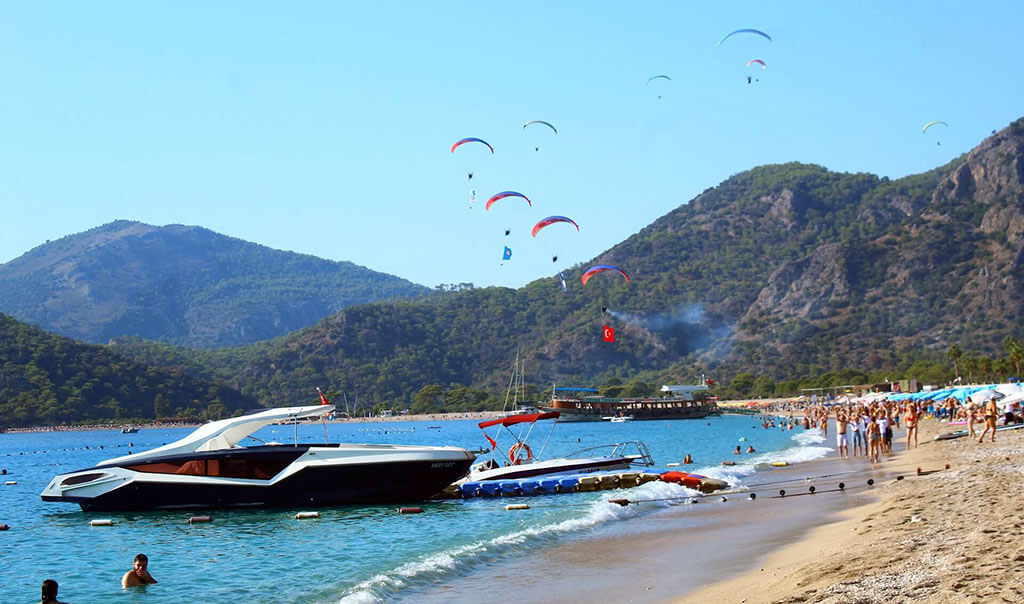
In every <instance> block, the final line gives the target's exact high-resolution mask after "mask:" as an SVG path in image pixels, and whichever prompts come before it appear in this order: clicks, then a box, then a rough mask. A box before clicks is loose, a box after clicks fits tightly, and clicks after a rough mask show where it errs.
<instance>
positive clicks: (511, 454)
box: [508, 442, 533, 465]
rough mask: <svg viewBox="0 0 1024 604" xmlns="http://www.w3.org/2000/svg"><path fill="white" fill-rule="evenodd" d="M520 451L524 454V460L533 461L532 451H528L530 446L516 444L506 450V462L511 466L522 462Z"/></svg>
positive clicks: (520, 443) (521, 443) (522, 443)
mask: <svg viewBox="0 0 1024 604" xmlns="http://www.w3.org/2000/svg"><path fill="white" fill-rule="evenodd" d="M520 451H523V452H525V453H526V459H528V460H529V459H533V451H531V450H530V445H528V444H526V443H524V442H517V443H516V444H514V445H512V446H511V447H509V450H508V460H509V461H510V462H512V464H513V465H519V463H520V462H521V461H522V460H523V458H522V457H520V456H519V452H520Z"/></svg>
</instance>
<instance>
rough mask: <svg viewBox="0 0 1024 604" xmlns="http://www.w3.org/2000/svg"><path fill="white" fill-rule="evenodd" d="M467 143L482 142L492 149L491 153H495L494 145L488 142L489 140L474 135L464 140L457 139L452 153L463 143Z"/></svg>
mask: <svg viewBox="0 0 1024 604" xmlns="http://www.w3.org/2000/svg"><path fill="white" fill-rule="evenodd" d="M466 143H480V144H482V145H486V146H487V148H488V149H490V150H491V153H494V147H492V146H491V144H490V143H488V142H487V141H485V140H484V139H482V138H474V137H470V138H464V139H462V140H459V141H455V144H454V145H452V153H455V150H456V149H458V148H459V147H461V146H462V145H465V144H466Z"/></svg>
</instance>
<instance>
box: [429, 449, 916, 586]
mask: <svg viewBox="0 0 1024 604" xmlns="http://www.w3.org/2000/svg"><path fill="white" fill-rule="evenodd" d="M900 448H901V447H900ZM836 474H841V476H835V477H832V478H816V479H814V480H813V482H808V481H807V478H808V477H819V476H822V475H836ZM888 475H889V474H888V471H887V470H885V469H882V468H872V467H870V466H869V465H868V463H867V461H866V459H865V458H858V459H854V460H839V459H838V458H836V457H834V456H833V457H830V458H825V459H820V460H815V461H810V462H805V463H801V464H796V465H790V466H786V467H781V468H774V469H772V470H770V471H766V472H759V473H758V474H757V475H756V476H752V477H749V478H748V479H747V482H748V483H755V484H761V483H766V482H771V483H773V484H771V485H764V486H761V487H756V488H752V489H750V490H744V491H741V492H736V493H730V494H726V495H725V497H726V501H722V500H721V497H722V496H721V495H720V494H714V495H708V496H706V497H704V498H702V499H700V500H698V502H697V503H695V504H692V505H689V504H680V505H677V506H673V507H670V508H664V507H659V508H658V509H655V510H652V511H650V512H649V513H645V514H643V515H640V516H638V517H635V518H631V519H627V520H623V521H619V522H612V523H609V524H607V525H602V526H600V527H598V528H596V529H595V530H593V531H584V532H582V533H579V534H570V535H568V536H567V537H564V538H563V541H562V542H561V543H558V544H555V545H551V546H547V547H540V548H536V549H535V550H533V551H531V552H530V554H529V555H526V556H523V557H522V558H518V559H513V560H503V561H500V562H495V563H492V564H489V565H487V566H486V567H485V568H482V569H479V570H476V571H474V572H472V573H470V574H469V575H468V576H466V577H462V578H455V579H452V580H451V581H449V582H445V583H443V584H439V585H438V586H437V587H436V588H431V589H427V590H424V591H423V592H421V593H417V594H416V597H415V601H417V602H423V603H434V602H445V601H451V598H452V596H453V594H458V597H459V599H460V600H464V601H473V600H476V599H487V598H488V597H489V595H488V594H494V593H515V594H516V600H517V601H519V602H522V603H524V604H542V603H549V602H550V603H554V602H566V601H576V600H584V601H587V602H591V603H597V602H636V603H660V602H670V601H673V600H675V599H677V598H679V597H680V596H681V595H682V594H686V593H690V592H692V591H694V590H699V589H701V588H703V587H704V586H707V585H711V584H713V583H715V582H716V581H724V580H726V579H728V578H730V577H734V576H736V575H737V574H738V573H741V572H744V571H746V570H748V569H750V568H752V567H753V566H754V565H755V564H756V562H757V560H759V559H760V558H762V557H764V556H766V555H768V554H770V553H771V552H773V551H775V550H777V549H779V548H781V547H783V546H785V545H788V544H790V543H793V542H795V541H797V540H799V539H800V538H802V537H803V536H805V535H806V534H807V533H808V532H809V531H810V530H812V529H813V528H814V527H816V526H819V525H821V524H825V523H827V522H835V521H836V520H838V519H839V516H838V514H839V513H840V512H842V511H844V510H848V509H850V508H852V507H856V506H861V505H864V504H866V503H870V502H871V501H873V498H872V497H873V496H872V491H873V490H874V487H872V488H869V487H868V486H867V485H866V480H867V479H868V478H873V479H874V480H875V481H876V482H878V483H881V482H882V481H883V479H885V478H886V476H888ZM840 481H842V482H844V483H845V485H847V486H846V489H845V490H844V491H843V492H840V493H825V492H819V493H817V494H815V495H810V494H809V488H810V487H811V486H814V487H815V489H816V491H826V490H830V489H835V488H836V485H837V483H838V482H840ZM780 488H784V489H786V491H787V496H786V497H784V498H782V497H779V496H778V492H779V489H780ZM751 492H754V493H756V495H757V498H756V499H754V500H751V499H749V493H751ZM625 493H628V491H627V492H625ZM798 493H806V494H805V495H799V494H798ZM616 496H620V495H618V494H617V495H616ZM631 505H637V504H631ZM639 505H640V506H644V505H646V506H652V505H653V504H651V503H647V504H644V503H640V504H639ZM712 601H714V600H712Z"/></svg>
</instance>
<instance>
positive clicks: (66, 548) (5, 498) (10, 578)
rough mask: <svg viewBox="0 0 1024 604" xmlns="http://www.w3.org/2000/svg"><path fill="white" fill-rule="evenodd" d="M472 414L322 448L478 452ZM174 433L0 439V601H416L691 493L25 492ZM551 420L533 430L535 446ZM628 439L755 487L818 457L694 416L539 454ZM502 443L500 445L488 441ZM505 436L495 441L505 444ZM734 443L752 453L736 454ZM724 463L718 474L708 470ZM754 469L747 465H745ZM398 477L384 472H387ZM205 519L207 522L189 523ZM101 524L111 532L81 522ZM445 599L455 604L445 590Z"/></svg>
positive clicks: (356, 428) (740, 425) (571, 441)
mask: <svg viewBox="0 0 1024 604" xmlns="http://www.w3.org/2000/svg"><path fill="white" fill-rule="evenodd" d="M477 423H478V422H477V421H475V420H455V421H444V422H438V421H433V422H405V421H394V422H389V423H334V424H329V425H328V426H327V431H328V436H329V438H330V440H331V441H332V442H368V443H395V444H421V445H456V446H460V447H465V448H467V449H471V450H479V449H482V448H484V447H485V446H486V441H485V440H484V438H483V436H482V434H481V432H480V429H479V428H478V427H477ZM190 431H191V430H190V429H187V428H176V429H142V430H140V431H139V432H138V433H136V434H121V433H120V431H114V430H107V431H82V432H45V433H26V434H0V467H2V468H5V469H6V470H7V472H8V474H7V476H4V477H3V481H14V482H16V483H17V484H13V485H4V486H2V487H0V524H8V525H10V530H8V531H2V532H0V560H2V564H0V602H32V601H37V600H38V598H39V585H40V583H42V580H43V579H46V578H52V579H55V580H57V582H58V583H59V584H60V597H61V599H62V600H65V601H68V602H73V603H76V604H83V603H92V602H124V603H129V602H146V603H147V604H159V603H168V604H169V603H176V602H181V601H183V600H185V599H188V600H189V601H214V600H222V601H223V600H231V601H241V602H268V603H269V602H275V603H280V602H302V603H314V602H315V603H321V602H346V603H348V602H353V603H354V602H366V603H372V602H416V601H417V593H418V591H419V590H423V589H426V588H427V587H430V586H436V585H437V584H439V583H444V582H445V581H448V580H452V579H455V578H461V577H466V576H468V575H471V574H473V573H477V572H479V571H481V570H485V569H487V568H488V567H489V566H498V565H500V564H501V563H502V561H503V560H508V559H512V558H513V557H516V556H520V555H522V554H523V553H524V552H530V551H534V550H536V549H537V548H544V547H547V546H552V545H556V544H559V543H563V542H565V541H566V540H580V539H583V540H585V539H587V538H588V536H592V537H593V536H598V535H608V534H616V533H628V532H630V531H631V530H639V529H640V528H641V527H643V526H645V523H656V522H658V515H659V514H662V513H664V512H665V511H666V510H667V509H668V508H669V507H673V506H677V505H679V504H680V503H682V500H678V501H671V500H669V501H659V502H657V503H652V504H650V505H645V506H633V505H631V506H627V507H620V506H617V505H614V504H609V503H607V500H608V499H613V498H617V497H629V498H630V499H659V500H664V499H671V498H673V497H679V498H685V497H686V496H687V495H692V494H694V493H693V492H692V491H689V490H688V489H685V488H684V487H681V486H678V485H672V484H667V483H661V482H654V483H648V484H645V485H643V486H641V487H637V488H634V489H629V490H619V491H599V492H595V493H576V494H563V495H550V496H543V497H532V498H516V499H515V502H516V503H519V502H524V503H529V504H530V506H531V509H529V510H521V511H514V512H507V511H505V505H506V504H507V503H509V502H510V501H511V499H472V500H451V501H437V502H429V503H415V502H408V504H407V505H412V504H415V505H419V506H421V507H423V508H424V510H425V511H424V513H422V514H417V515H400V514H398V513H397V508H398V507H399V505H402V504H392V505H379V506H349V507H336V508H326V509H320V510H319V511H320V512H321V517H320V518H319V519H314V520H295V519H294V515H295V512H297V511H305V510H300V509H278V510H246V511H222V510H213V511H209V512H194V511H192V512H190V511H184V512H177V511H176V512H143V513H138V512H136V513H112V512H104V513H88V514H87V513H84V512H82V511H81V510H80V509H79V508H78V506H77V505H70V504H54V503H44V502H43V501H42V500H40V498H39V493H40V492H41V491H42V490H43V488H44V487H45V486H46V485H47V483H48V482H49V481H50V479H51V478H52V477H53V476H54V475H55V474H58V473H62V472H68V471H72V470H76V469H81V468H85V467H89V466H92V465H94V464H96V463H98V462H100V461H103V460H105V459H109V458H112V457H117V456H120V455H125V454H127V453H128V450H129V449H130V450H132V451H135V452H138V451H142V450H146V449H150V448H153V447H156V446H159V445H161V444H164V443H167V442H171V441H173V440H177V439H178V438H181V437H183V436H185V435H186V434H188V433H189V432H190ZM549 431H551V430H550V426H543V425H538V427H537V429H536V430H535V432H534V435H533V436H532V437H531V440H530V442H531V444H534V443H535V444H536V446H535V447H534V450H535V451H536V450H537V448H539V446H540V445H541V444H543V443H544V440H545V439H546V438H548V432H549ZM293 432H294V429H293V428H292V427H286V426H269V427H267V428H264V429H263V430H261V431H260V432H257V433H256V434H255V436H257V437H259V438H261V439H263V440H268V441H269V440H276V441H279V442H288V441H291V439H292V438H293ZM298 437H299V440H300V441H303V442H313V441H320V442H322V441H323V439H324V428H323V425H322V424H312V425H304V426H300V427H299V428H298ZM624 440H642V441H644V442H645V443H646V444H647V445H648V447H649V448H650V451H651V454H652V455H653V457H654V459H655V461H656V462H657V466H656V467H654V468H651V469H650V470H651V471H664V470H665V469H667V468H666V464H668V463H672V462H680V461H682V459H683V457H684V456H685V455H686V454H687V453H689V454H690V455H692V456H693V459H694V461H695V462H696V463H695V464H694V465H693V466H684V467H682V468H679V469H685V470H686V471H692V472H697V473H701V474H705V475H709V476H714V477H719V478H724V479H726V480H728V481H729V482H730V483H732V484H734V485H742V484H744V483H747V484H751V483H753V482H756V480H757V477H756V475H757V474H758V473H759V472H763V471H770V470H768V469H767V468H766V467H765V464H767V463H769V462H773V461H788V462H797V461H804V460H809V459H814V458H818V457H822V456H824V455H825V454H826V453H828V452H829V451H830V449H829V448H827V447H825V446H823V444H822V442H823V439H822V437H821V435H820V433H819V432H818V431H817V430H811V431H804V430H803V429H796V428H795V429H794V430H792V431H788V430H780V429H778V428H776V429H767V430H765V429H762V428H761V425H760V419H758V418H756V417H752V416H741V415H723V416H720V417H711V418H707V419H704V420H671V421H634V422H625V423H618V424H611V423H607V422H601V423H575V424H558V425H557V426H556V427H555V428H554V430H553V431H551V436H550V440H549V441H548V443H547V446H546V449H545V451H544V457H553V456H558V455H561V454H566V453H568V452H570V451H574V450H576V449H580V448H583V447H586V446H592V445H600V444H605V443H610V442H619V441H624ZM500 442H501V441H500V440H499V443H500ZM509 442H510V441H509V440H507V439H506V440H505V443H506V444H508V443H509ZM737 445H740V446H741V447H742V449H743V450H744V451H745V450H746V448H747V446H748V445H753V446H754V447H755V449H756V450H757V453H754V454H744V455H740V456H736V455H734V454H733V450H734V449H735V447H736V446H737ZM724 460H729V461H736V462H737V465H735V466H731V467H723V466H721V465H720V462H721V461H724ZM759 464H760V465H759ZM395 478H396V477H388V479H395ZM199 513H208V514H209V515H211V516H213V522H211V523H208V524H195V525H190V524H188V522H187V521H188V518H189V516H192V515H196V514H199ZM96 518H109V519H111V520H113V521H114V523H115V524H114V526H108V527H90V526H89V520H91V519H96ZM140 552H142V553H145V554H147V555H148V556H149V559H150V565H149V569H150V572H152V574H153V576H154V577H155V578H156V579H157V580H158V581H159V583H158V584H156V585H150V586H146V587H139V588H131V589H127V590H125V589H122V588H121V587H120V578H121V575H123V574H124V573H125V572H126V571H127V570H129V569H130V568H131V563H132V558H133V557H134V556H135V554H137V553H140ZM451 601H458V595H457V594H452V600H451Z"/></svg>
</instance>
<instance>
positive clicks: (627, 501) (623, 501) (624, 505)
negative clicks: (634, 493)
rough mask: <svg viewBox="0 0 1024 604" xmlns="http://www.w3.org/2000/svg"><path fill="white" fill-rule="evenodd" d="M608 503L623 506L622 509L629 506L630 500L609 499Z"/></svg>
mask: <svg viewBox="0 0 1024 604" xmlns="http://www.w3.org/2000/svg"><path fill="white" fill-rule="evenodd" d="M608 503H614V504H617V505H621V506H622V507H626V506H627V505H629V500H628V499H609V500H608Z"/></svg>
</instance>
